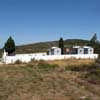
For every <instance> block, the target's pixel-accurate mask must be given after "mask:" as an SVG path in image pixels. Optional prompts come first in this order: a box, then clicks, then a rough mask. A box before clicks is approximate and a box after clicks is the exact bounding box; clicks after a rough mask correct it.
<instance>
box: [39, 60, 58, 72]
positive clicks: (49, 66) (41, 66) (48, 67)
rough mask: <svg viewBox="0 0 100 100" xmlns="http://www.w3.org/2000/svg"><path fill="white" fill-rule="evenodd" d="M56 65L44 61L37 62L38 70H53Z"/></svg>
mask: <svg viewBox="0 0 100 100" xmlns="http://www.w3.org/2000/svg"><path fill="white" fill-rule="evenodd" d="M56 67H58V65H56V64H48V63H46V62H42V63H39V64H38V68H39V69H40V70H44V71H49V70H53V69H55V68H56Z"/></svg>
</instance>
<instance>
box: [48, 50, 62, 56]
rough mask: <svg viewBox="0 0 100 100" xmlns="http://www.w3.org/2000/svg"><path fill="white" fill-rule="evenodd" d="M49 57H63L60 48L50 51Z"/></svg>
mask: <svg viewBox="0 0 100 100" xmlns="http://www.w3.org/2000/svg"><path fill="white" fill-rule="evenodd" d="M49 55H61V49H60V48H51V49H49Z"/></svg>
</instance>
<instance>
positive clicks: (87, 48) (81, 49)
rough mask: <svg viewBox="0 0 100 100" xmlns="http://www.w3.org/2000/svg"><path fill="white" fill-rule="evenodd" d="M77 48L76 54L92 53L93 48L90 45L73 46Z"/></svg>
mask: <svg viewBox="0 0 100 100" xmlns="http://www.w3.org/2000/svg"><path fill="white" fill-rule="evenodd" d="M73 48H74V49H76V50H77V54H93V53H94V49H93V48H92V47H90V46H73Z"/></svg>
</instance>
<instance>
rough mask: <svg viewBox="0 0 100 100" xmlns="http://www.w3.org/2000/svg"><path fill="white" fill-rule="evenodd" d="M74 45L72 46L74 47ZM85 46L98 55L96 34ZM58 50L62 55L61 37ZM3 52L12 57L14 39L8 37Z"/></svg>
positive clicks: (98, 42) (98, 48)
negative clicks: (59, 49) (92, 49)
mask: <svg viewBox="0 0 100 100" xmlns="http://www.w3.org/2000/svg"><path fill="white" fill-rule="evenodd" d="M75 44H76V43H75ZM75 44H74V45H75ZM87 46H91V47H93V48H94V50H95V53H98V54H100V41H98V39H97V34H96V33H95V34H94V35H93V37H92V38H91V39H90V40H89V41H88V43H87ZM59 48H61V54H64V40H63V38H62V37H61V38H60V40H59ZM4 49H5V51H6V52H7V53H8V55H14V54H15V51H16V45H15V41H14V39H13V38H12V37H11V36H10V37H9V38H8V40H7V41H6V43H5V45H4Z"/></svg>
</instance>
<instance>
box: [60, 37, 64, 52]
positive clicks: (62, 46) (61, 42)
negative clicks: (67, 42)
mask: <svg viewBox="0 0 100 100" xmlns="http://www.w3.org/2000/svg"><path fill="white" fill-rule="evenodd" d="M59 48H61V54H64V41H63V38H60V40H59Z"/></svg>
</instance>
